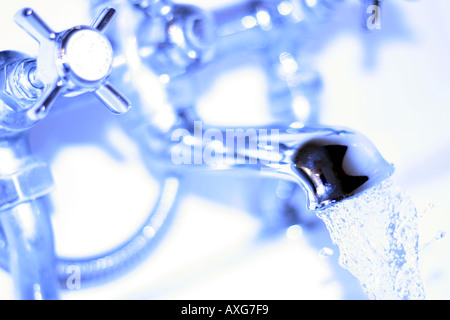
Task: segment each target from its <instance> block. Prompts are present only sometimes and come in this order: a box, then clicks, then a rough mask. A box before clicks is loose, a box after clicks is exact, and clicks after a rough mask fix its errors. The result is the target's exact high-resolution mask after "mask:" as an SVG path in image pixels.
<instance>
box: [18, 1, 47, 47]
mask: <svg viewBox="0 0 450 320" xmlns="http://www.w3.org/2000/svg"><path fill="white" fill-rule="evenodd" d="M14 20H15V21H16V23H17V24H18V25H19V26H20V27H21V28H22V29H24V30H25V31H26V32H27V33H28V34H29V35H30V36H32V37H33V38H34V39H35V40H36V41H38V42H39V43H42V42H43V41H45V40H54V39H55V37H56V34H55V32H54V31H53V30H52V29H51V28H50V27H49V26H48V25H47V24H46V23H45V22H44V21H43V20H42V19H41V17H39V16H38V15H37V14H36V13H35V12H34V10H33V9H30V8H25V9H22V10H20V11H19V12H17V13H16V15H15V17H14Z"/></svg>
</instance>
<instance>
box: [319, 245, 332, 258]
mask: <svg viewBox="0 0 450 320" xmlns="http://www.w3.org/2000/svg"><path fill="white" fill-rule="evenodd" d="M333 254H334V251H333V249H331V248H327V247H323V248H322V249H320V251H319V256H320V257H321V258H329V257H331V256H332V255H333Z"/></svg>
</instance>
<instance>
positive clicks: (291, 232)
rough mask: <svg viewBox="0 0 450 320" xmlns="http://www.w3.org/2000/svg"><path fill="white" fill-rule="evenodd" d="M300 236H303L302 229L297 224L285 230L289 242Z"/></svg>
mask: <svg viewBox="0 0 450 320" xmlns="http://www.w3.org/2000/svg"><path fill="white" fill-rule="evenodd" d="M302 234H303V228H302V227H301V226H299V225H298V224H295V225H293V226H290V227H289V228H288V229H287V230H286V236H287V237H288V239H290V240H297V239H299V238H300V237H301V236H302Z"/></svg>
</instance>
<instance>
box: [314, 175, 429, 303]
mask: <svg viewBox="0 0 450 320" xmlns="http://www.w3.org/2000/svg"><path fill="white" fill-rule="evenodd" d="M317 215H318V217H319V218H320V219H322V220H323V221H324V222H325V224H326V226H327V228H328V230H329V232H330V235H331V239H332V241H333V242H334V243H335V244H336V245H337V246H338V247H339V252H340V256H339V263H340V265H341V266H342V267H344V268H346V269H347V270H348V271H350V272H351V273H352V274H353V275H354V276H355V277H357V278H358V279H359V281H360V283H361V286H362V288H363V290H364V291H365V293H366V294H367V295H368V297H369V298H370V299H380V300H394V299H395V300H398V299H411V300H419V299H425V293H424V288H423V283H422V280H421V278H420V274H419V266H418V260H419V254H418V251H419V250H418V239H419V237H418V226H417V220H418V214H417V210H416V208H415V206H414V204H413V203H412V201H411V200H410V199H409V198H408V197H406V196H405V195H404V194H403V193H402V192H401V190H400V188H398V187H396V186H395V184H394V183H393V182H392V180H391V179H388V180H386V181H384V182H383V183H381V184H380V185H378V186H376V187H374V188H372V189H369V190H367V191H365V192H363V193H361V194H360V195H358V196H355V197H353V198H350V199H347V200H344V201H341V202H339V203H337V204H335V205H333V206H331V207H329V208H324V209H322V210H319V211H318V212H317Z"/></svg>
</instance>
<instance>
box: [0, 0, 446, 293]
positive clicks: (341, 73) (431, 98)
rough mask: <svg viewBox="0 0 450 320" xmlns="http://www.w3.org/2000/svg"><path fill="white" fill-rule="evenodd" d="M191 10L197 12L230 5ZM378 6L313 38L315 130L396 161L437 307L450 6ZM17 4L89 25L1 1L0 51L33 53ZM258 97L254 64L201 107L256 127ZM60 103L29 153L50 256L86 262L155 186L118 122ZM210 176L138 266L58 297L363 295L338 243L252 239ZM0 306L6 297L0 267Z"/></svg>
mask: <svg viewBox="0 0 450 320" xmlns="http://www.w3.org/2000/svg"><path fill="white" fill-rule="evenodd" d="M184 2H185V1H184ZM190 2H192V3H194V4H198V5H199V6H201V7H204V8H213V7H217V6H219V5H223V4H227V3H230V1H226V0H220V1H214V3H213V4H212V3H211V2H210V1H206V0H202V1H190ZM383 4H384V14H383V28H382V30H380V31H378V32H376V33H371V34H369V33H363V32H361V31H360V29H359V21H358V19H359V13H360V8H359V2H358V1H348V3H347V4H346V5H345V6H344V7H343V8H342V10H340V11H337V12H336V16H334V17H332V20H331V21H329V25H328V26H326V27H324V29H323V32H321V34H320V37H318V38H317V39H316V41H315V42H314V43H311V48H310V52H311V56H312V57H308V59H310V60H312V62H313V64H314V67H315V68H316V69H317V70H318V71H319V72H320V73H321V74H322V76H323V81H324V91H323V96H322V106H323V109H322V122H323V123H325V124H330V125H340V126H346V127H350V128H353V129H355V130H357V131H360V132H362V133H364V134H365V135H366V136H368V137H369V138H370V139H371V140H372V141H373V142H374V143H375V145H376V146H377V147H378V148H379V150H380V151H381V153H382V154H383V155H384V156H385V158H386V159H388V160H389V161H390V162H393V163H394V164H395V167H396V174H395V178H396V180H397V182H398V184H399V185H400V186H401V187H402V188H403V189H404V190H405V191H406V192H407V193H408V194H409V195H410V196H411V197H412V198H413V200H414V201H415V203H416V205H417V208H418V210H419V212H424V214H423V217H422V218H421V219H420V230H419V231H420V245H421V247H423V249H422V250H421V255H420V259H421V261H420V266H421V272H422V276H423V280H424V283H425V289H426V294H427V297H428V298H430V299H448V298H450V289H448V288H449V287H450V241H449V239H448V236H444V237H443V238H442V239H439V240H433V239H434V238H435V237H436V236H438V235H439V234H441V233H442V232H447V233H448V231H449V228H450V218H449V216H450V209H449V208H450V197H449V196H448V192H449V190H450V160H449V158H450V135H449V127H450V126H449V121H450V108H449V106H448V104H449V102H450V59H449V56H450V21H449V20H448V14H449V13H450V4H449V3H448V0H428V1H426V0H422V1H404V0H386V1H383ZM25 6H31V7H32V8H34V9H35V10H36V11H37V12H38V13H39V14H40V15H41V16H42V17H43V18H44V19H45V20H46V22H47V23H48V24H49V25H51V26H52V27H53V28H54V29H55V30H62V29H66V28H68V27H71V26H72V25H78V24H87V23H89V22H90V21H91V19H92V18H91V15H90V12H89V6H88V2H87V1H86V0H76V1H75V0H73V1H70V2H69V1H56V0H39V1H37V0H34V1H25V0H17V1H14V2H12V1H6V0H1V3H0V23H1V29H0V30H1V31H0V49H1V50H6V49H12V50H19V51H24V52H27V53H29V54H31V55H34V54H35V53H36V52H37V51H36V50H37V44H36V43H35V42H33V41H32V40H31V38H29V36H28V35H27V34H25V32H23V31H22V30H21V29H20V28H19V27H18V26H16V25H15V23H14V22H13V15H14V13H15V12H16V11H17V10H19V9H20V8H22V7H25ZM119 14H120V12H119ZM264 89H265V82H264V79H263V76H262V72H261V70H258V69H257V68H254V67H249V68H246V69H243V70H230V72H228V73H226V74H224V75H223V76H222V77H221V78H220V79H219V80H218V81H217V82H216V83H214V84H213V85H212V88H211V91H210V92H208V93H207V95H205V96H204V97H203V98H202V101H201V104H200V105H199V111H200V113H201V114H202V115H203V116H204V119H205V120H206V121H210V122H212V123H216V124H218V123H221V122H222V123H225V124H227V125H230V124H232V123H236V121H235V119H236V118H237V117H238V118H239V122H240V123H238V124H239V125H242V124H245V123H251V124H255V123H257V122H258V121H259V120H261V121H263V120H264V115H265V109H264V106H266V105H267V101H265V97H264V95H262V94H261V92H263V91H264ZM243 93H245V96H244V95H243ZM58 104H59V105H63V104H68V106H69V107H73V108H69V110H68V111H67V112H65V113H61V114H56V115H54V116H52V117H51V118H48V119H46V120H45V121H44V122H42V123H41V124H39V125H38V126H37V127H36V128H34V129H33V133H32V143H33V148H34V150H35V151H36V153H37V154H38V155H39V156H40V157H41V158H42V159H44V160H46V161H48V162H50V163H51V166H52V171H53V174H54V178H55V184H56V189H55V192H54V193H53V203H54V209H55V210H54V211H55V212H54V214H53V216H52V218H53V222H54V228H55V241H56V249H57V252H58V253H59V254H61V255H66V256H77V255H85V254H93V253H96V252H100V251H103V250H105V249H108V248H110V247H112V246H113V245H115V244H119V243H120V242H121V241H123V240H124V239H126V238H127V237H128V236H129V235H131V234H132V233H133V231H134V230H135V228H137V227H138V226H139V225H140V223H141V222H142V221H143V220H144V218H145V216H146V214H147V212H148V211H149V210H150V209H151V207H152V205H153V203H154V202H155V200H156V199H155V197H156V195H157V192H156V191H157V188H158V186H157V183H156V181H155V180H154V179H153V178H152V177H151V176H150V174H149V173H148V172H147V170H146V168H145V165H144V164H143V163H142V162H141V159H140V157H139V153H138V149H137V146H136V145H135V143H134V142H133V141H130V140H129V138H128V137H127V135H126V134H124V133H123V131H122V129H121V127H120V125H119V120H120V119H119V118H117V117H114V116H111V115H110V114H108V112H107V111H106V110H105V109H104V108H103V107H102V106H101V105H100V104H99V102H98V101H97V100H96V99H95V98H93V97H91V96H85V97H80V98H78V99H71V100H69V99H62V100H60V101H59V102H58ZM243 106H245V108H243ZM259 118H261V119H259ZM219 120H220V122H219ZM208 179H211V180H214V179H216V178H215V177H209V178H208V177H206V178H202V179H200V180H199V182H198V183H197V184H195V183H194V184H193V188H192V194H191V195H190V196H188V197H187V198H186V199H185V200H184V201H183V203H182V204H181V208H180V210H179V212H178V213H177V216H176V219H175V220H174V223H173V225H172V227H171V228H170V230H169V232H168V234H167V235H166V237H165V239H164V241H163V242H162V243H161V244H160V246H159V247H158V248H157V249H156V250H155V251H154V253H153V254H152V255H151V256H150V257H149V259H147V260H146V262H145V263H144V264H142V265H141V266H140V267H139V268H137V269H136V270H135V271H134V272H132V273H130V274H129V275H127V276H125V277H122V278H120V279H118V280H117V281H115V282H112V283H110V284H108V285H104V286H101V287H98V288H94V289H88V290H81V291H66V292H64V294H63V298H65V299H79V298H86V299H91V298H93V299H98V298H100V299H103V298H106V299H110V298H111V299H121V298H139V299H140V298H144V299H153V298H158V299H348V298H353V299H365V296H364V294H363V293H362V291H361V289H360V287H359V284H358V281H357V280H356V279H355V278H354V277H353V276H352V275H350V274H349V273H348V272H347V271H345V270H344V269H342V268H340V267H339V266H338V265H337V258H338V254H339V253H338V249H337V247H335V246H334V245H333V244H332V243H331V240H330V238H329V235H328V232H327V230H326V229H325V227H324V226H323V225H321V224H320V223H317V224H316V225H315V226H314V227H311V228H305V227H304V228H300V227H295V228H289V229H288V230H287V231H286V232H285V231H283V232H274V233H270V235H265V236H261V227H262V225H261V224H262V222H261V220H260V219H257V218H256V217H255V216H254V215H252V214H251V213H249V212H246V210H245V208H244V207H233V206H229V205H228V203H227V202H226V201H223V199H224V198H226V197H223V196H222V197H220V196H217V197H215V196H214V195H213V193H214V191H215V190H216V189H214V187H211V189H209V190H208V192H209V193H210V194H208V193H207V192H206V191H205V190H202V189H201V187H202V186H204V185H206V183H207V180H208ZM241 179H245V178H241ZM223 181H225V182H227V181H228V183H229V186H230V189H231V190H232V191H233V192H231V191H230V197H233V194H236V193H239V192H240V191H239V186H240V185H242V184H241V183H240V182H239V179H238V180H234V181H231V179H228V180H227V179H224V180H223ZM112 182H114V183H112ZM118 185H120V187H118ZM196 186H197V189H196V188H195V187H196ZM152 190H155V192H152ZM214 200H217V201H214ZM311 220H312V221H313V220H315V217H311ZM319 222H320V221H319ZM324 248H325V250H324ZM0 298H3V299H10V298H12V283H11V279H10V277H9V275H8V274H6V273H4V272H0Z"/></svg>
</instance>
